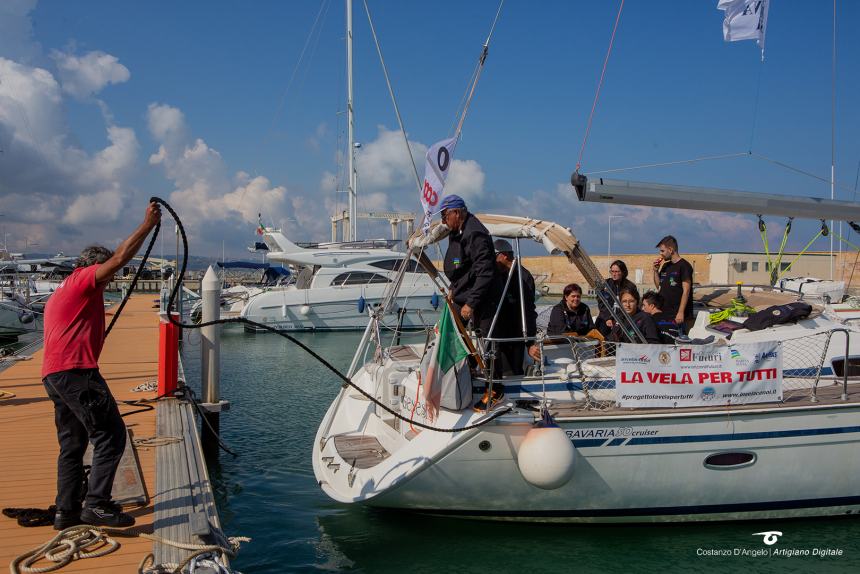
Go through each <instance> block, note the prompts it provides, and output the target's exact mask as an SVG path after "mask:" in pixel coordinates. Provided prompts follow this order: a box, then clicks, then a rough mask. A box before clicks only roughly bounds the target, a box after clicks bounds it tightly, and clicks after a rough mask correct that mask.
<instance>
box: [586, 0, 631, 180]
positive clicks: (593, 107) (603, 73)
mask: <svg viewBox="0 0 860 574" xmlns="http://www.w3.org/2000/svg"><path fill="white" fill-rule="evenodd" d="M623 9H624V0H621V4H620V5H619V6H618V15H617V16H616V17H615V25H614V26H613V27H612V36H610V38H609V48H608V49H607V50H606V58H604V60H603V69H602V70H601V71H600V81H598V82H597V91H596V92H595V93H594V101H593V102H592V104H591V113H590V114H588V123H587V124H586V126H585V136H584V137H583V138H582V145H581V146H580V148H579V159H577V160H576V171H579V168H580V167H582V155H583V154H584V153H585V144H586V143H587V142H588V134H589V133H591V121H592V120H593V119H594V111H595V110H596V109H597V102H598V100H599V99H600V88H602V87H603V78H604V77H605V76H606V67H607V65H608V64H609V55H610V54H611V53H612V44H613V43H614V42H615V32H616V31H617V30H618V23H619V22H620V21H621V11H622V10H623Z"/></svg>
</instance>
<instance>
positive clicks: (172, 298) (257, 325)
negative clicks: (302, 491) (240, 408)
mask: <svg viewBox="0 0 860 574" xmlns="http://www.w3.org/2000/svg"><path fill="white" fill-rule="evenodd" d="M150 201H151V202H154V203H158V204H159V205H161V206H162V207H164V209H166V210H167V212H168V213H170V216H171V217H172V218H173V220H174V221H175V222H176V226H177V228H178V229H179V235H180V237H181V238H182V265H181V266H180V269H179V273H178V274H177V276H176V277H177V279H176V281H175V282H174V285H173V289H172V290H171V291H170V298H169V300H168V303H167V308H168V309H170V308H171V307H173V303H174V301H175V300H176V296H177V294H178V293H179V289H180V288H181V286H182V280H183V278H184V277H185V270H186V268H187V266H188V236H187V235H186V234H185V227H184V226H183V225H182V221H181V220H180V219H179V216H178V215H177V214H176V211H174V210H173V208H172V207H171V206H170V204H168V203H167V202H166V201H164V200H163V199H161V198H160V197H151V198H150ZM156 229H157V228H156ZM154 243H155V242H154V241H151V242H150V248H151V246H152V245H154ZM150 248H147V253H146V254H145V255H144V261H143V262H144V263H145V262H146V258H147V257H148V256H149V251H151V249H150ZM142 267H143V263H141V268H142ZM131 292H132V289H129V293H128V296H130V295H131ZM121 310H122V308H121V307H120V309H118V310H117V312H116V314H115V315H114V321H116V318H117V317H118V315H119V313H120V312H121ZM167 318H168V320H169V321H170V322H171V323H173V324H174V325H176V326H177V327H182V328H183V329H201V328H203V327H208V326H210V325H225V324H230V323H241V324H245V325H251V326H252V327H255V328H257V329H260V330H262V331H266V332H269V333H274V334H276V335H280V336H281V337H283V338H285V339H287V340H288V341H290V342H291V343H293V344H294V345H296V346H297V347H299V348H300V349H302V350H303V351H305V352H306V353H307V354H309V355H310V356H311V357H313V358H314V359H316V360H317V361H319V363H320V364H322V365H323V366H324V367H325V368H326V369H328V370H329V371H331V372H332V373H333V374H334V375H335V376H337V377H338V378H339V379H340V380H342V381H343V384H344V385H345V386H349V387H352V388H353V389H354V390H356V391H358V392H359V393H360V394H361V395H363V396H364V397H365V398H366V399H367V400H368V401H370V402H372V403H374V404H375V405H376V406H377V407H379V408H381V409H382V410H384V411H386V412H387V413H388V414H390V415H392V416H394V417H396V418H398V419H400V420H402V421H403V422H406V423H409V424H411V425H414V426H417V427H420V428H423V429H426V430H431V431H436V432H448V433H456V432H463V431H468V430H473V429H476V428H480V427H482V426H484V425H486V424H488V423H489V422H491V421H493V420H494V419H497V418H498V417H500V416H502V415H504V414H507V413H508V412H510V411H511V410H512V407H510V406H507V407H505V408H503V409H501V410H498V411H496V412H495V413H493V414H492V415H490V416H489V417H487V418H485V419H483V420H480V421H478V422H477V423H474V424H471V425H466V426H463V427H458V428H442V427H436V426H433V425H428V424H425V423H421V422H418V421H412V420H410V419H409V418H408V417H406V416H404V415H402V414H400V413H399V412H397V411H395V410H394V409H392V408H390V407H389V406H388V405H386V404H384V403H383V402H381V401H379V400H377V399H376V397H374V396H373V395H371V394H370V393H368V392H367V391H365V390H364V389H362V388H361V387H360V386H358V385H356V384H355V383H354V382H352V380H350V378H349V377H347V376H346V375H344V374H343V373H342V372H341V371H339V370H338V369H337V368H336V367H334V365H332V364H331V363H329V362H328V361H326V360H325V359H324V358H323V357H321V356H320V355H319V354H317V353H316V352H315V351H314V350H313V349H311V348H310V347H308V346H307V345H305V344H304V343H302V342H301V341H300V340H298V339H296V338H295V337H293V336H292V335H290V334H289V333H288V332H286V331H284V330H281V329H276V328H274V327H272V326H270V325H265V324H263V323H257V322H256V321H251V320H250V319H247V318H245V317H233V318H230V319H216V320H214V321H207V322H200V323H196V324H193V323H182V322H180V321H178V320H177V319H176V318H175V317H174V316H173V315H172V314H171V313H168V314H167ZM189 390H190V389H189ZM192 402H193V401H192ZM204 420H205V419H204Z"/></svg>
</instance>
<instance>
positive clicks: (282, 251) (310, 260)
mask: <svg viewBox="0 0 860 574" xmlns="http://www.w3.org/2000/svg"><path fill="white" fill-rule="evenodd" d="M263 239H264V240H265V242H266V244H267V245H268V247H269V251H268V255H267V258H268V260H269V261H270V262H276V263H280V264H282V265H284V266H287V265H289V266H292V267H293V268H295V269H296V270H297V272H296V275H295V281H294V282H292V283H290V284H288V285H282V286H276V287H270V288H268V289H266V290H265V291H263V292H261V293H258V294H256V295H253V296H251V297H250V298H249V299H248V301H247V303H246V304H245V306H244V307H243V308H242V311H241V313H240V316H242V317H244V318H246V319H250V320H252V321H256V322H258V323H263V324H266V325H270V326H272V327H276V328H278V329H283V330H288V331H341V330H364V329H365V328H366V327H367V317H368V311H370V310H372V309H374V308H376V307H378V306H379V305H380V304H381V303H382V301H383V300H384V298H385V297H386V294H387V293H388V291H389V290H390V288H392V286H393V285H392V284H393V283H394V282H396V281H398V270H399V269H400V267H401V265H402V264H403V263H404V260H405V259H406V255H405V254H404V253H401V252H398V251H394V250H393V249H391V247H392V245H391V242H390V241H386V240H378V241H354V242H334V243H318V244H312V245H310V246H308V247H301V246H299V245H296V244H295V243H293V242H291V241H290V240H289V239H287V238H286V237H285V236H284V235H283V234H282V233H281V231H280V230H278V229H272V228H266V229H265V231H264V233H263ZM440 301H441V298H440V296H439V294H438V293H437V290H436V286H435V284H434V282H433V280H432V279H431V278H430V276H429V275H428V274H427V273H426V272H425V271H424V269H423V268H422V267H421V266H420V265H419V264H418V262H417V261H414V260H411V261H410V263H408V268H407V269H406V270H405V271H404V273H403V274H402V279H401V282H400V286H399V291H398V294H397V298H396V300H395V301H394V305H393V307H392V308H390V309H389V314H388V315H387V316H386V319H385V320H386V321H387V322H389V323H390V324H391V325H390V326H399V327H400V329H403V330H410V329H423V328H425V327H428V326H430V325H432V324H433V323H434V322H435V321H436V318H437V309H438V308H439V304H440ZM246 329H248V330H253V328H252V327H249V326H246Z"/></svg>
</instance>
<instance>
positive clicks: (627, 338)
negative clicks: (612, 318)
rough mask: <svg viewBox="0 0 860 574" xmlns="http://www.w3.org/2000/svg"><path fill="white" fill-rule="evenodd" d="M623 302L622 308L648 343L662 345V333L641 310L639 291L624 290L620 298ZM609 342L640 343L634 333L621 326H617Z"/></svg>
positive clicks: (652, 320)
mask: <svg viewBox="0 0 860 574" xmlns="http://www.w3.org/2000/svg"><path fill="white" fill-rule="evenodd" d="M618 298H619V299H620V300H621V308H622V309H623V310H624V312H625V313H627V314H628V315H630V318H631V319H633V322H634V323H636V327H638V328H639V332H640V333H642V335H644V337H645V342H646V343H653V344H657V343H660V333H658V332H657V324H656V323H654V319H653V318H652V317H651V315H649V314H648V313H646V312H645V311H640V310H639V291H638V290H637V289H626V288H625V289H622V290H621V293H620V294H619V297H618ZM607 339H608V340H609V341H615V342H616V343H638V342H639V341H637V339H636V336H635V335H634V334H633V332H631V331H628V330H627V329H625V328H623V327H622V326H621V325H618V324H616V325H615V326H614V327H612V331H611V332H610V333H609V337H607Z"/></svg>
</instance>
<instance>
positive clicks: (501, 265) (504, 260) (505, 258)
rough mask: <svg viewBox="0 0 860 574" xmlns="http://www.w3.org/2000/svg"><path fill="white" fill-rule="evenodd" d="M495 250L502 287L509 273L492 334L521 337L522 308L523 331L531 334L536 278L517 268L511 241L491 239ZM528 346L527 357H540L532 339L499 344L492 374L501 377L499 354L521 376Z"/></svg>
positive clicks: (534, 320)
mask: <svg viewBox="0 0 860 574" xmlns="http://www.w3.org/2000/svg"><path fill="white" fill-rule="evenodd" d="M493 247H494V248H495V250H496V271H497V272H498V282H499V284H500V285H501V286H502V287H503V288H504V285H505V282H506V281H507V279H508V276H510V278H511V280H510V282H509V283H508V290H507V291H506V292H505V293H504V296H503V299H502V304H501V307H500V309H499V318H498V319H496V326H495V328H494V329H493V332H492V334H491V335H490V336H491V337H498V338H513V337H522V336H523V311H525V329H526V331H525V334H526V336H528V337H534V336H535V335H536V334H537V309H536V308H535V280H534V277H532V274H531V273H529V270H528V269H526V268H525V267H522V268H521V269H517V266H518V265H519V263H518V262H517V261H516V260H515V259H514V250H513V247H512V246H511V244H510V243H509V242H508V241H505V240H504V239H497V240H496V241H494V242H493ZM520 271H522V289H520ZM520 293H522V307H520ZM527 346H528V350H529V356H531V357H532V358H533V359H535V360H539V359H540V350H539V349H538V346H537V345H536V344H535V343H534V341H531V342H529V343H526V342H525V341H517V342H507V343H499V344H498V347H497V348H498V350H499V355H500V356H499V357H497V358H496V363H495V364H496V369H495V374H494V376H496V377H501V374H502V357H504V358H505V359H506V360H507V362H508V365H510V368H511V372H512V373H513V374H514V375H522V374H523V373H524V372H525V371H524V369H523V359H524V358H525V350H526V347H527Z"/></svg>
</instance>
